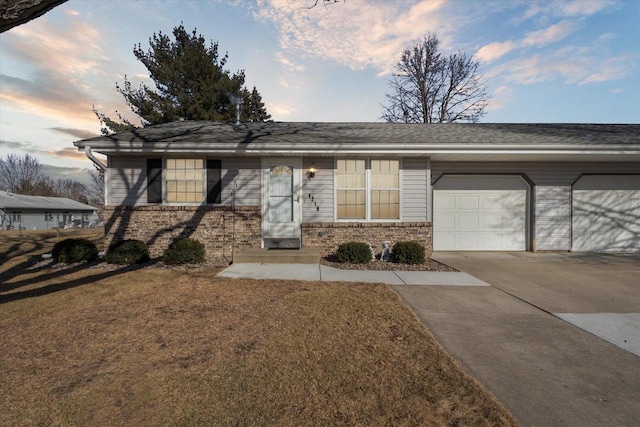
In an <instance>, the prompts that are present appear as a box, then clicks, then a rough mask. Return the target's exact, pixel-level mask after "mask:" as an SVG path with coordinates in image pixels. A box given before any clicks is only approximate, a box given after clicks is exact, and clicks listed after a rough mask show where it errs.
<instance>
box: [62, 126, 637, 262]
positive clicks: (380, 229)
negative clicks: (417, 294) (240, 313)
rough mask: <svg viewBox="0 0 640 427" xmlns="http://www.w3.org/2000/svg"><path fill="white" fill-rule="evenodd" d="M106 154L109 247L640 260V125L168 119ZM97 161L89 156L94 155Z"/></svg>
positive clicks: (103, 146) (85, 145)
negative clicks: (390, 249) (125, 242)
mask: <svg viewBox="0 0 640 427" xmlns="http://www.w3.org/2000/svg"><path fill="white" fill-rule="evenodd" d="M75 145H76V147H78V148H79V149H84V150H85V151H86V152H87V154H88V155H89V156H90V157H93V155H92V151H91V150H93V151H95V152H98V153H102V154H105V155H106V156H107V165H106V190H105V191H106V194H105V197H106V201H105V204H106V206H105V221H106V222H105V223H106V230H105V231H106V234H107V243H108V242H110V241H112V240H113V239H122V238H138V239H141V240H144V241H145V242H147V243H148V244H149V246H150V249H151V252H152V254H153V255H155V256H157V255H160V254H162V251H163V250H164V249H165V248H166V247H167V246H168V245H169V244H170V243H171V242H172V241H173V240H174V239H175V238H177V237H181V236H182V237H183V236H191V237H194V238H196V239H198V240H200V241H202V242H203V243H204V244H205V245H206V248H207V253H208V254H210V255H211V256H221V255H222V256H226V257H231V256H232V253H233V250H234V249H236V248H245V247H301V246H304V247H319V248H321V250H322V253H324V254H328V253H331V252H333V251H334V250H335V249H336V248H337V246H338V244H340V243H343V242H347V241H364V242H369V243H371V244H372V246H373V247H374V248H375V249H376V251H380V249H381V247H382V244H383V242H385V241H388V242H391V244H393V243H394V242H396V241H399V240H416V241H419V242H420V243H422V244H424V245H425V246H426V247H427V250H428V252H429V253H430V252H431V250H432V249H433V250H490V251H496V250H497V251H540V250H554V251H570V250H574V251H624V252H629V251H633V252H637V251H640V125H605V124H602V125H601V124H390V123H244V124H240V125H233V124H225V123H212V122H190V121H185V122H175V123H168V124H163V125H157V126H151V127H147V128H143V129H136V130H133V131H130V132H124V133H120V134H116V135H110V136H103V137H96V138H91V139H85V140H82V141H77V142H75ZM93 158H94V159H95V157H93Z"/></svg>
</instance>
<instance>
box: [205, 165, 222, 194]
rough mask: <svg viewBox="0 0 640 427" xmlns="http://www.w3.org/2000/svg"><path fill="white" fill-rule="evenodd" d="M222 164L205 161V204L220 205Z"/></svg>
mask: <svg viewBox="0 0 640 427" xmlns="http://www.w3.org/2000/svg"><path fill="white" fill-rule="evenodd" d="M221 168H222V162H221V161H220V160H207V203H210V204H215V203H222V180H221V176H222V174H221V171H220V169H221Z"/></svg>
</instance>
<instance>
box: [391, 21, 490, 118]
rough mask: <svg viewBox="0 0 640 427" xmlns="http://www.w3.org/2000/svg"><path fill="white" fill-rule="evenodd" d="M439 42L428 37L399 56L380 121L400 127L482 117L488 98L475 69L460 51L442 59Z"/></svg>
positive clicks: (476, 64)
mask: <svg viewBox="0 0 640 427" xmlns="http://www.w3.org/2000/svg"><path fill="white" fill-rule="evenodd" d="M439 45H440V41H439V40H438V37H437V36H436V35H435V34H432V33H429V34H428V35H427V37H425V38H424V40H423V41H422V42H420V43H416V44H414V45H413V46H412V47H411V48H409V49H407V50H405V51H404V52H403V53H402V59H401V60H400V62H399V63H398V64H397V65H396V71H395V72H394V73H393V75H392V78H391V80H390V81H389V87H390V88H391V90H390V93H387V95H386V98H387V105H386V106H385V105H383V113H382V118H383V119H384V120H386V121H388V122H400V123H453V122H460V121H464V122H473V123H475V122H477V121H478V120H479V119H480V117H482V116H483V115H484V114H485V108H486V106H487V101H488V100H489V95H487V92H486V88H485V85H484V82H483V81H482V79H481V77H480V75H479V73H478V67H479V65H480V64H479V62H478V61H474V60H473V59H472V58H471V57H469V56H467V54H465V53H464V52H463V51H459V52H457V53H454V54H452V55H450V56H449V57H445V56H443V55H442V54H441V53H440V49H439Z"/></svg>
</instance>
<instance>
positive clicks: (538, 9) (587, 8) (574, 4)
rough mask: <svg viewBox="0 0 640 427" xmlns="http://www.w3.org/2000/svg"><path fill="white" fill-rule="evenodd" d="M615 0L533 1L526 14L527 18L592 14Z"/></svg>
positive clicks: (612, 4) (611, 4) (612, 3)
mask: <svg viewBox="0 0 640 427" xmlns="http://www.w3.org/2000/svg"><path fill="white" fill-rule="evenodd" d="M615 3H616V2H615V0H571V1H554V2H531V3H530V6H529V8H528V9H527V11H526V12H525V14H524V18H525V19H530V18H533V17H535V16H538V15H543V16H560V17H582V16H591V15H593V14H595V13H597V12H600V11H601V10H604V9H606V8H608V7H611V6H614V5H615Z"/></svg>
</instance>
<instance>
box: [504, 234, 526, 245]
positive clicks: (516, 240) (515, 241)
mask: <svg viewBox="0 0 640 427" xmlns="http://www.w3.org/2000/svg"><path fill="white" fill-rule="evenodd" d="M525 244H526V241H525V238H524V234H516V233H508V234H507V233H505V234H503V235H502V247H504V248H511V247H521V248H524V247H525Z"/></svg>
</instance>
